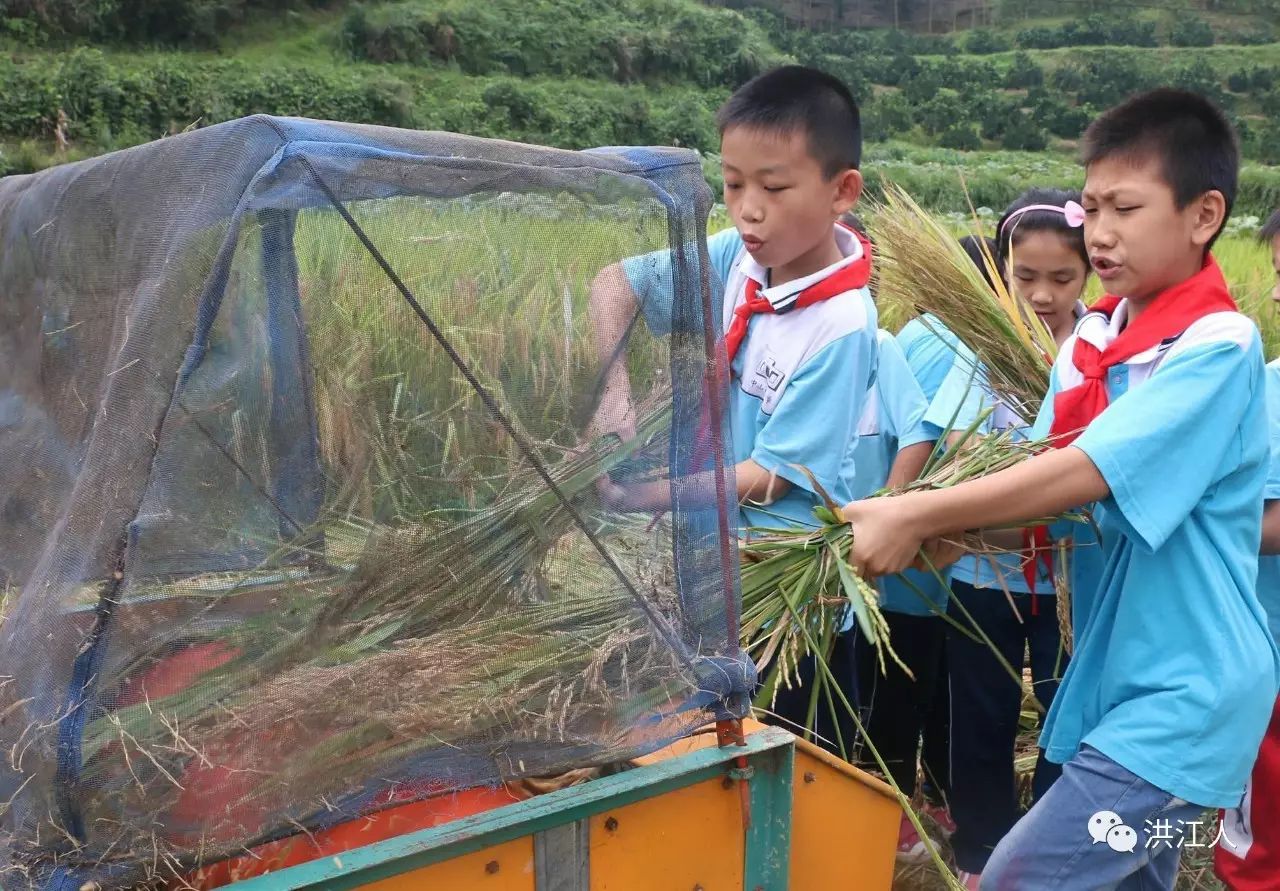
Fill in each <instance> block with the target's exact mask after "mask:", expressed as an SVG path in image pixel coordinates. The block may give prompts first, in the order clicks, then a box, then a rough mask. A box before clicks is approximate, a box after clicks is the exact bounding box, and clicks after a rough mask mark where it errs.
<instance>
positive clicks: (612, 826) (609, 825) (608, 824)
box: [604, 817, 618, 832]
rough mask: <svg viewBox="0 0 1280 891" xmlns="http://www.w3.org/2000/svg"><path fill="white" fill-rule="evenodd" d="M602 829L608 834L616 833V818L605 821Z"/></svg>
mask: <svg viewBox="0 0 1280 891" xmlns="http://www.w3.org/2000/svg"><path fill="white" fill-rule="evenodd" d="M604 828H605V829H606V830H607V831H609V832H617V831H618V819H617V817H610V818H609V819H607V820H605V821H604Z"/></svg>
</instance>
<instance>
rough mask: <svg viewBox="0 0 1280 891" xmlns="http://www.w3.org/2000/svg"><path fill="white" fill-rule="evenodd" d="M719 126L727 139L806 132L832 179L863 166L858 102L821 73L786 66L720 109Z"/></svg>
mask: <svg viewBox="0 0 1280 891" xmlns="http://www.w3.org/2000/svg"><path fill="white" fill-rule="evenodd" d="M716 126H717V127H719V128H720V135H721V136H723V135H724V133H725V131H726V130H728V129H729V128H730V127H749V128H752V129H758V130H769V131H774V132H777V133H793V132H795V131H797V130H801V131H804V133H805V134H806V135H807V136H808V138H809V154H810V155H812V156H813V158H814V160H816V161H817V162H818V163H819V164H820V165H821V166H822V172H823V174H824V175H825V176H826V177H827V178H831V177H833V176H836V175H837V174H839V173H841V172H842V171H845V170H849V169H851V168H852V169H855V170H856V169H857V167H858V165H860V164H861V163H862V115H861V113H860V112H859V111H858V102H857V100H856V99H854V98H853V94H852V93H850V92H849V88H848V87H846V86H845V85H844V84H843V83H842V82H841V81H840V80H839V79H838V78H835V77H832V76H831V75H830V74H827V73H826V72H825V71H819V70H818V69H816V68H806V67H805V66H803V65H784V66H782V67H781V68H774V69H773V70H771V71H766V72H765V73H764V74H761V75H760V76H759V77H755V78H752V79H751V80H749V81H747V82H746V83H745V84H743V85H742V86H741V87H739V88H738V89H737V91H735V92H734V94H733V95H732V96H730V97H729V99H728V101H726V102H725V104H724V105H722V106H720V110H719V111H718V112H716Z"/></svg>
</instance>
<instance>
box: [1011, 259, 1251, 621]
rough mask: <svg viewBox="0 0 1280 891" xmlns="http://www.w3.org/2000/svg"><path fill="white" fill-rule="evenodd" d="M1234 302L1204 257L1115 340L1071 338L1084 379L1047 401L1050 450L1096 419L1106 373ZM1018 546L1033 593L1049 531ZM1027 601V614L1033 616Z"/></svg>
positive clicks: (1102, 305) (1109, 306) (1100, 305)
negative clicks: (1049, 404) (1050, 402)
mask: <svg viewBox="0 0 1280 891" xmlns="http://www.w3.org/2000/svg"><path fill="white" fill-rule="evenodd" d="M1119 305H1120V298H1119V297H1114V296H1112V295H1110V294H1108V295H1107V296H1106V297H1103V298H1102V299H1101V300H1099V301H1098V302H1097V303H1095V304H1094V305H1093V306H1091V307H1089V312H1091V313H1094V312H1096V313H1101V314H1102V315H1104V316H1106V318H1107V319H1110V318H1111V316H1112V314H1113V313H1114V312H1115V311H1116V307H1118V306H1119ZM1236 311H1237V307H1236V302H1235V301H1234V300H1232V299H1231V293H1230V291H1228V290H1227V282H1226V280H1225V279H1224V278H1223V277H1222V270H1221V269H1220V268H1219V267H1218V262H1217V261H1216V260H1214V258H1213V256H1212V255H1210V256H1208V257H1206V258H1205V262H1204V266H1203V267H1201V269H1200V271H1199V272H1197V273H1196V274H1195V275H1193V276H1191V278H1189V279H1187V280H1186V281H1184V282H1182V283H1181V284H1177V285H1174V286H1173V287H1172V288H1169V289H1168V290H1166V291H1163V292H1162V293H1160V294H1159V295H1158V296H1157V297H1156V299H1155V300H1153V301H1151V305H1150V306H1148V307H1147V308H1146V309H1145V310H1144V311H1143V313H1142V315H1140V316H1138V319H1137V321H1135V322H1133V323H1131V324H1129V325H1126V326H1125V329H1124V331H1122V332H1121V333H1120V336H1119V337H1117V338H1116V339H1115V340H1113V341H1111V343H1109V344H1107V347H1106V349H1102V350H1100V349H1098V348H1097V347H1096V346H1094V345H1093V344H1091V343H1089V342H1088V341H1086V340H1084V339H1083V338H1081V337H1077V338H1076V341H1075V346H1074V348H1073V349H1072V351H1071V361H1072V363H1073V364H1074V365H1075V366H1076V368H1077V370H1079V372H1080V373H1081V374H1083V375H1084V382H1083V383H1081V384H1079V385H1078V386H1075V387H1072V388H1071V389H1069V390H1062V391H1061V392H1059V393H1058V394H1057V395H1056V396H1055V397H1054V399H1053V424H1052V425H1051V426H1050V428H1049V435H1050V436H1051V437H1052V438H1053V440H1052V443H1051V447H1052V448H1058V449H1060V448H1063V447H1065V446H1069V445H1071V443H1073V442H1075V441H1076V438H1077V437H1078V436H1080V434H1081V433H1083V432H1084V429H1085V428H1086V427H1088V426H1089V424H1090V422H1092V421H1093V419H1094V418H1096V417H1097V416H1098V415H1100V414H1102V412H1103V411H1105V410H1106V407H1107V406H1108V405H1109V404H1110V397H1109V396H1108V395H1107V384H1106V377H1107V372H1108V371H1109V370H1111V368H1113V367H1114V366H1116V365H1119V364H1120V363H1122V362H1125V361H1127V360H1129V359H1132V358H1133V357H1134V356H1136V355H1138V353H1141V352H1144V351H1145V350H1149V349H1151V348H1152V347H1153V346H1156V345H1157V344H1160V343H1162V342H1163V341H1165V340H1169V339H1170V338H1176V337H1180V336H1181V335H1182V333H1183V332H1184V331H1186V330H1187V329H1188V328H1190V327H1191V325H1192V324H1193V323H1194V322H1196V321H1198V320H1199V319H1202V318H1204V317H1205V316H1207V315H1210V314H1211V313H1215V312H1236ZM1022 544H1023V549H1024V552H1025V553H1027V555H1028V559H1027V560H1026V562H1025V563H1024V564H1023V569H1022V571H1023V577H1024V578H1025V579H1026V580H1027V584H1028V585H1029V586H1030V588H1031V590H1032V591H1034V590H1035V583H1036V569H1037V561H1039V565H1040V566H1043V567H1044V569H1045V570H1046V571H1047V572H1048V573H1050V574H1052V572H1053V552H1052V551H1051V550H1049V531H1048V529H1046V528H1045V527H1044V526H1036V527H1034V528H1031V529H1024V530H1022ZM1035 611H1036V610H1035V600H1034V599H1033V600H1032V613H1033V614H1034V613H1035Z"/></svg>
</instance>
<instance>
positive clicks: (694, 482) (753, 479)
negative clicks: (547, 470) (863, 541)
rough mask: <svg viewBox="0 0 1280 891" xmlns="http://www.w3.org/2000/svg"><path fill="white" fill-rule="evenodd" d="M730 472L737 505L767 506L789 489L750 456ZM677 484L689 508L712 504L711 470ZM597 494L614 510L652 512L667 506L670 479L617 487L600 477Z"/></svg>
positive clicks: (712, 482) (713, 479) (713, 491)
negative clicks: (735, 489) (680, 487)
mask: <svg viewBox="0 0 1280 891" xmlns="http://www.w3.org/2000/svg"><path fill="white" fill-rule="evenodd" d="M733 473H734V478H735V479H736V481H737V492H736V495H737V501H738V503H739V504H744V503H748V502H750V503H752V504H761V505H768V504H772V503H773V502H775V501H777V500H778V499H779V498H781V497H782V496H783V495H786V494H787V493H788V492H790V491H791V483H790V481H788V480H785V479H783V478H782V477H780V476H778V475H777V474H776V473H770V472H769V471H767V470H765V469H764V468H763V467H761V466H760V465H759V464H757V463H756V462H755V461H752V460H751V459H750V458H748V459H747V460H745V461H739V462H738V463H737V464H735V465H734V466H733ZM681 485H682V486H683V487H684V488H685V493H686V494H685V503H686V504H688V505H689V506H690V507H706V506H708V505H711V504H714V503H715V499H716V489H715V474H714V473H712V472H710V471H707V472H703V473H698V474H694V475H692V476H688V477H685V478H684V479H683V480H681ZM600 493H601V497H602V499H603V500H604V501H605V503H607V504H608V505H609V506H610V507H612V508H613V509H614V510H617V511H652V512H655V513H656V512H661V511H667V510H670V509H671V482H670V480H665V479H664V480H653V481H651V482H646V483H637V484H634V485H628V486H620V485H618V484H617V483H614V482H612V481H610V480H609V479H608V477H604V478H602V481H601V486H600ZM690 495H692V497H690Z"/></svg>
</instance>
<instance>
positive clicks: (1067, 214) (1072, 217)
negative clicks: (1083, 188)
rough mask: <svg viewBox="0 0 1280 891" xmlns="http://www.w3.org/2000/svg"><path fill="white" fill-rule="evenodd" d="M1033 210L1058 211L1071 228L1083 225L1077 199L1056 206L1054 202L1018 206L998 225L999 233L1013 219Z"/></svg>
mask: <svg viewBox="0 0 1280 891" xmlns="http://www.w3.org/2000/svg"><path fill="white" fill-rule="evenodd" d="M1033 210H1047V211H1050V212H1052V213H1060V214H1062V216H1063V219H1065V220H1066V221H1067V225H1068V226H1070V227H1071V228H1072V229H1079V228H1080V227H1081V226H1083V225H1084V208H1083V207H1081V206H1080V203H1079V202H1077V201H1068V202H1067V203H1066V204H1064V205H1062V206H1061V207H1058V205H1056V204H1032V205H1030V206H1028V207H1019V208H1018V209H1017V210H1015V211H1014V212H1013V213H1011V214H1009V218H1008V219H1007V220H1005V221H1004V225H1003V226H1001V227H1000V233H999V234H1000V235H1001V237H1003V236H1004V234H1005V230H1006V229H1008V228H1009V225H1010V224H1011V223H1013V222H1014V221H1015V220H1017V219H1018V218H1020V217H1021V216H1022V215H1023V214H1024V213H1030V212H1031V211H1033Z"/></svg>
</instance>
